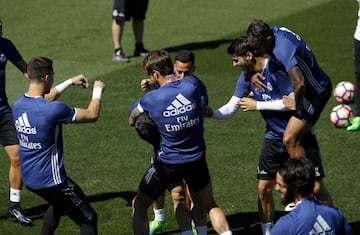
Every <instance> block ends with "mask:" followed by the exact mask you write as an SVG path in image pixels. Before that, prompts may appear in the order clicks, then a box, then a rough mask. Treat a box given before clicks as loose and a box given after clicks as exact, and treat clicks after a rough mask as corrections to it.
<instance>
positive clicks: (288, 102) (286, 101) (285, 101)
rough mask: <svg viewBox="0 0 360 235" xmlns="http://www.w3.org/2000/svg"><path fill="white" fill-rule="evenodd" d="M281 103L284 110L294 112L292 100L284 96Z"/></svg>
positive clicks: (293, 101) (293, 100)
mask: <svg viewBox="0 0 360 235" xmlns="http://www.w3.org/2000/svg"><path fill="white" fill-rule="evenodd" d="M282 101H283V104H284V105H285V107H286V108H288V109H290V110H296V103H295V99H294V98H292V97H289V96H287V95H284V96H283V97H282Z"/></svg>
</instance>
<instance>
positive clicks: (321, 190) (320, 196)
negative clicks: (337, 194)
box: [314, 179, 333, 205]
mask: <svg viewBox="0 0 360 235" xmlns="http://www.w3.org/2000/svg"><path fill="white" fill-rule="evenodd" d="M314 195H315V197H316V199H317V200H319V201H320V202H322V203H325V204H329V205H333V200H332V197H331V195H330V193H329V191H328V190H327V188H326V187H325V183H324V181H323V179H320V180H317V181H315V187H314Z"/></svg>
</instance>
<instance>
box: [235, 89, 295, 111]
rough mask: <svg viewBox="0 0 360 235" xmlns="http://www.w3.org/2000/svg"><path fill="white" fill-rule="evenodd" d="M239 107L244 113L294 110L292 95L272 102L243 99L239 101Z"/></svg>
mask: <svg viewBox="0 0 360 235" xmlns="http://www.w3.org/2000/svg"><path fill="white" fill-rule="evenodd" d="M239 105H240V108H242V109H243V111H245V112H246V111H255V110H273V111H289V110H294V109H295V100H294V94H293V93H290V94H289V95H287V96H283V98H282V99H278V100H274V101H257V100H255V99H253V98H248V97H243V98H241V99H240V102H239Z"/></svg>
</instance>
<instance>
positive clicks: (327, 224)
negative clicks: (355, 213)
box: [271, 198, 351, 235]
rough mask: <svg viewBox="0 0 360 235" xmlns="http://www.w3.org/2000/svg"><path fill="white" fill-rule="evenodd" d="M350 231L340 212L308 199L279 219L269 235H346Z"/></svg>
mask: <svg viewBox="0 0 360 235" xmlns="http://www.w3.org/2000/svg"><path fill="white" fill-rule="evenodd" d="M350 230H351V227H350V225H349V224H348V222H347V221H346V219H345V217H344V215H343V214H342V213H341V211H340V210H338V209H337V208H335V207H332V206H329V205H326V204H323V203H321V202H318V201H317V200H315V199H313V198H309V199H305V200H303V201H302V202H300V203H299V204H297V205H296V207H295V209H294V210H293V211H291V212H289V214H287V215H285V216H283V217H281V218H280V219H279V220H278V221H277V222H276V224H275V225H274V227H273V228H272V230H271V235H297V234H298V235H300V234H346V232H348V231H350Z"/></svg>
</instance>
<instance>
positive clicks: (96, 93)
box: [92, 87, 102, 99]
mask: <svg viewBox="0 0 360 235" xmlns="http://www.w3.org/2000/svg"><path fill="white" fill-rule="evenodd" d="M101 95H102V88H101V87H94V89H93V93H92V99H101Z"/></svg>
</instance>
